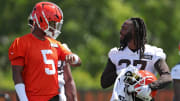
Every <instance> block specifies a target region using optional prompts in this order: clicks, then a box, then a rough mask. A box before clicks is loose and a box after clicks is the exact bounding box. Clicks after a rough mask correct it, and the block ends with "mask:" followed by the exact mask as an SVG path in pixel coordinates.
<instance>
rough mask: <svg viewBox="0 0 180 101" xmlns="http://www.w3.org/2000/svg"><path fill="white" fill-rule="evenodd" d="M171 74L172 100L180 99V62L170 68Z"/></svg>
mask: <svg viewBox="0 0 180 101" xmlns="http://www.w3.org/2000/svg"><path fill="white" fill-rule="evenodd" d="M179 53H180V44H179ZM171 76H172V79H173V88H174V99H173V101H180V96H179V94H180V86H179V85H180V63H178V64H176V65H175V66H174V67H173V68H172V70H171Z"/></svg>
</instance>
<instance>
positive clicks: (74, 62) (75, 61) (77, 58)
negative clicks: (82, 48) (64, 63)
mask: <svg viewBox="0 0 180 101" xmlns="http://www.w3.org/2000/svg"><path fill="white" fill-rule="evenodd" d="M73 56H74V61H73V63H72V64H77V63H78V62H79V57H78V56H77V55H76V54H73Z"/></svg>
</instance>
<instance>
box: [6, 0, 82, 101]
mask: <svg viewBox="0 0 180 101" xmlns="http://www.w3.org/2000/svg"><path fill="white" fill-rule="evenodd" d="M62 16H63V15H62V11H61V9H60V8H59V7H58V6H57V5H56V4H54V3H51V2H39V3H37V4H36V5H35V7H34V8H33V11H32V18H33V26H32V27H33V28H32V33H29V34H26V35H24V36H22V37H18V38H16V39H15V40H14V42H13V43H12V45H11V46H10V48H9V60H10V61H11V65H12V73H13V80H14V84H15V90H16V92H17V95H18V97H19V100H20V101H49V100H51V99H53V97H54V96H56V95H58V94H59V91H58V90H59V85H58V73H57V65H58V60H62V61H66V62H67V63H69V64H72V65H75V64H80V62H81V61H80V58H79V57H78V56H77V55H76V54H74V53H72V52H70V51H68V50H67V49H65V48H64V47H63V46H62V45H61V43H60V42H58V41H56V40H55V39H53V38H50V37H49V36H55V37H57V36H58V35H59V33H60V29H61V25H62V21H63V20H62Z"/></svg>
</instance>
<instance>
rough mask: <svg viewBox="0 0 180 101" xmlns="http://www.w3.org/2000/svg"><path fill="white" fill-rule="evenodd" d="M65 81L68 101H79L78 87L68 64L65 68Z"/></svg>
mask: <svg viewBox="0 0 180 101" xmlns="http://www.w3.org/2000/svg"><path fill="white" fill-rule="evenodd" d="M64 79H65V94H66V96H67V101H77V90H76V85H75V82H74V80H73V78H72V74H71V69H70V65H69V64H66V65H65V67H64Z"/></svg>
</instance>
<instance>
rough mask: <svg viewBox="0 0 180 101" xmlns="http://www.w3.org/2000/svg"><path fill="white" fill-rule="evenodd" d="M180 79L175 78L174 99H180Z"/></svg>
mask: <svg viewBox="0 0 180 101" xmlns="http://www.w3.org/2000/svg"><path fill="white" fill-rule="evenodd" d="M179 85H180V79H173V88H174V100H173V101H180V96H179V94H180V86H179Z"/></svg>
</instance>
